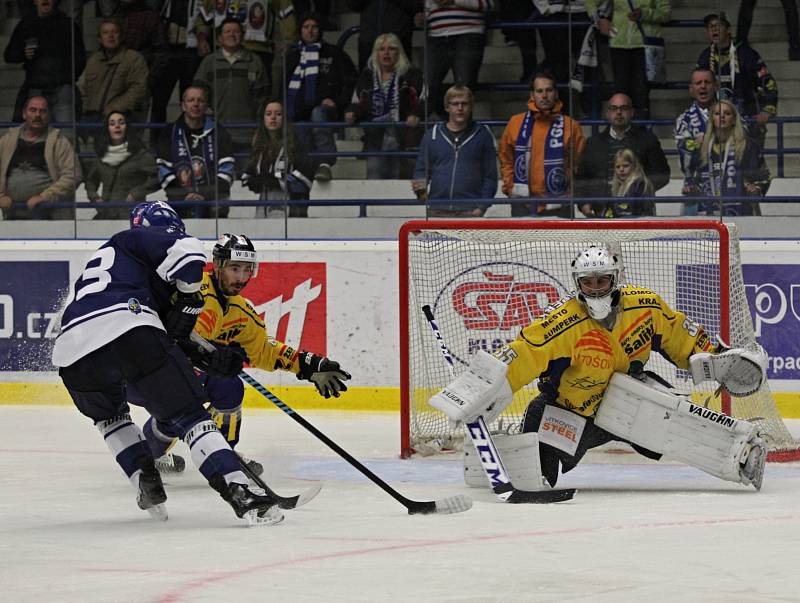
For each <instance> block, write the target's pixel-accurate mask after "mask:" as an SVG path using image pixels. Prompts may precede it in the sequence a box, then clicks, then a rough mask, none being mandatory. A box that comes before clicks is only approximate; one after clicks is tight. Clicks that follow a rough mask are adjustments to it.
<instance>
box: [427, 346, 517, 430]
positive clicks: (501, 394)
mask: <svg viewBox="0 0 800 603" xmlns="http://www.w3.org/2000/svg"><path fill="white" fill-rule="evenodd" d="M507 370H508V366H507V365H506V364H505V362H503V361H502V360H498V359H497V358H495V357H494V356H492V355H491V354H489V353H488V352H486V351H484V350H479V351H478V353H477V354H475V356H473V357H472V362H470V364H469V368H468V369H467V370H466V371H464V372H463V373H461V374H460V375H459V376H458V377H456V379H455V380H454V381H453V382H452V383H451V384H450V385H448V386H447V387H445V388H444V389H443V390H442V391H440V392H439V393H438V394H436V395H435V396H433V397H432V398H431V399H430V401H429V403H430V405H431V406H433V407H434V408H436V409H438V410H441V411H442V412H443V413H444V414H446V415H447V416H448V418H449V419H450V420H451V421H454V422H460V421H463V422H464V423H471V422H473V421H474V420H475V419H477V418H478V417H480V416H483V418H484V419H485V421H486V423H490V422H492V421H493V420H494V419H496V418H497V416H498V415H499V414H500V413H501V412H502V411H503V409H504V408H505V407H506V406H508V405H509V404H510V403H511V398H512V392H511V386H510V385H509V384H508V381H507V380H506V371H507Z"/></svg>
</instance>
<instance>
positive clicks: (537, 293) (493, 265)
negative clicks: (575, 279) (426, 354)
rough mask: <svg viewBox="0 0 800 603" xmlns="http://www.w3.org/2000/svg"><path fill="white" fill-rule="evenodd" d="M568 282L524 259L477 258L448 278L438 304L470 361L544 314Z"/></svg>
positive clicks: (453, 341) (462, 356)
mask: <svg viewBox="0 0 800 603" xmlns="http://www.w3.org/2000/svg"><path fill="white" fill-rule="evenodd" d="M567 291H568V288H567V287H566V286H565V285H564V283H562V282H561V281H560V280H559V279H558V278H556V277H554V276H553V275H551V274H549V273H547V272H546V271H544V270H542V269H539V268H536V267H535V266H532V265H530V264H524V263H521V262H486V263H483V264H477V265H475V266H472V267H470V268H467V269H466V270H463V271H462V272H460V273H459V274H457V275H456V276H455V277H454V278H452V279H450V281H449V282H447V283H443V284H442V287H441V289H440V290H439V293H438V295H437V296H436V299H435V301H434V303H433V304H431V305H432V308H433V313H434V316H436V319H437V321H438V323H439V325H440V326H441V328H442V330H443V331H444V338H445V341H446V342H447V345H448V346H449V347H450V352H451V353H452V354H453V356H454V357H455V358H457V359H458V360H459V361H461V362H463V363H465V364H469V357H471V356H472V355H473V354H475V353H476V352H477V351H478V350H480V349H483V350H486V351H488V352H494V351H496V350H499V349H500V348H502V347H503V346H505V345H506V344H508V343H510V342H511V341H513V340H514V339H515V338H516V337H517V335H518V334H519V331H520V329H522V328H523V327H526V326H528V325H529V324H531V323H532V322H533V321H534V320H536V319H537V318H539V317H541V316H542V315H543V314H544V311H545V309H546V308H547V307H548V306H550V305H551V304H553V303H555V302H556V301H558V299H559V298H561V297H562V296H564V295H565V294H566V293H567Z"/></svg>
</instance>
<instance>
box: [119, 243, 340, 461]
mask: <svg viewBox="0 0 800 603" xmlns="http://www.w3.org/2000/svg"><path fill="white" fill-rule="evenodd" d="M213 260H214V262H213V269H212V270H211V271H210V272H206V273H204V275H203V281H202V285H201V287H200V293H201V294H202V296H203V301H204V305H203V311H202V313H201V314H200V316H199V317H198V319H197V323H196V324H195V331H196V332H197V333H198V334H199V335H200V336H202V337H203V338H204V339H206V340H208V341H210V342H212V343H214V344H216V345H217V350H216V351H215V352H214V353H212V354H208V353H206V352H203V351H201V350H199V349H195V348H194V347H193V346H192V344H191V343H187V344H185V345H184V346H183V347H184V349H185V350H186V351H187V355H188V356H189V357H190V359H191V360H192V361H193V363H194V364H195V366H196V367H197V369H196V372H197V374H198V377H199V378H200V380H201V383H202V385H203V388H204V389H205V392H206V394H207V396H208V400H209V402H210V407H209V409H208V410H209V412H210V413H211V417H212V419H213V420H214V422H215V423H216V424H217V426H218V427H219V429H220V431H221V432H222V434H223V435H224V436H225V439H226V440H227V441H228V444H230V446H231V448H234V447H235V446H236V444H238V442H239V434H240V432H241V425H242V400H243V399H244V385H243V383H242V381H241V380H240V379H239V378H238V376H237V375H238V373H239V371H241V370H242V366H243V363H244V362H248V363H249V365H250V366H252V367H255V368H260V369H264V370H266V371H276V370H282V371H288V372H291V373H295V374H296V375H297V378H298V379H304V380H308V381H311V382H312V383H314V385H315V386H316V387H317V390H318V391H319V393H320V395H322V396H324V397H326V398H329V397H331V396H334V397H339V395H340V393H341V392H343V391H346V390H347V386H346V385H345V383H344V381H346V380H348V379H350V374H349V373H347V372H346V371H344V370H342V369H341V367H340V366H339V364H338V363H337V362H334V361H333V360H329V359H328V358H325V357H322V356H318V355H317V354H314V353H312V352H298V351H297V350H295V349H294V348H292V347H290V346H289V345H287V344H285V343H283V342H281V341H278V340H276V339H274V338H272V337H270V336H269V334H268V333H267V331H266V328H265V326H264V321H263V320H261V318H260V317H259V316H258V314H257V313H256V311H255V309H254V308H253V305H252V304H251V303H250V301H249V300H247V299H246V298H244V297H243V296H242V295H241V292H242V290H243V289H244V288H245V287H246V286H247V283H248V282H249V281H250V279H251V278H252V277H254V276H255V275H256V273H257V271H258V260H257V257H256V250H255V247H254V246H253V243H252V242H251V241H250V239H248V238H247V237H246V236H245V235H231V234H223V235H222V236H221V237H220V238H219V241H218V242H217V244H216V245H215V246H214V251H213ZM132 401H134V402H135V401H136V400H135V399H133V400H132ZM144 433H145V437H146V438H147V441H148V443H149V444H150V448H151V450H152V451H153V456H155V457H156V466H157V467H158V469H159V471H161V472H162V473H179V472H181V471H183V468H184V466H185V462H184V460H183V459H182V458H181V457H180V456H178V455H176V454H172V453H168V452H167V451H168V450H169V449H170V447H171V446H172V444H173V442H174V440H173V438H171V437H170V436H167V435H164V434H162V433H161V432H159V430H158V427H157V425H156V424H155V423H154V422H153V421H152V420H150V421H148V422H147V423H146V424H145V427H144ZM237 452H238V451H237ZM239 456H240V457H242V460H243V461H244V462H245V463H246V464H247V465H248V467H249V468H250V469H251V471H253V472H254V473H255V474H256V475H261V474H262V473H263V471H264V468H263V466H262V465H261V463H258V462H256V461H254V460H251V459H248V458H247V457H244V456H243V455H242V454H241V453H239Z"/></svg>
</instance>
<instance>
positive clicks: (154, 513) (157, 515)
mask: <svg viewBox="0 0 800 603" xmlns="http://www.w3.org/2000/svg"><path fill="white" fill-rule="evenodd" d="M146 511H147V512H148V513H150V517H152V518H153V519H157V520H159V521H167V519H169V515H168V514H167V506H166V505H165V504H164V503H161V504H158V505H153V506H152V507H148V508H147V509H146Z"/></svg>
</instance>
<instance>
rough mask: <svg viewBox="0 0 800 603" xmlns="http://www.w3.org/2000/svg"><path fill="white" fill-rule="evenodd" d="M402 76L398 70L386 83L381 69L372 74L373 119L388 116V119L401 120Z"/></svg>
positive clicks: (376, 119)
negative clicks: (398, 73)
mask: <svg viewBox="0 0 800 603" xmlns="http://www.w3.org/2000/svg"><path fill="white" fill-rule="evenodd" d="M399 84H400V78H398V77H397V72H396V71H393V72H392V77H391V78H390V79H389V81H388V83H387V84H385V85H384V83H383V80H382V79H381V72H380V70H376V71H375V72H374V73H373V74H372V119H373V120H374V121H378V119H379V118H381V117H384V116H386V118H385V119H387V120H388V121H400V85H399Z"/></svg>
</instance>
